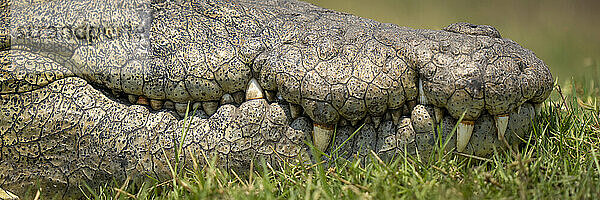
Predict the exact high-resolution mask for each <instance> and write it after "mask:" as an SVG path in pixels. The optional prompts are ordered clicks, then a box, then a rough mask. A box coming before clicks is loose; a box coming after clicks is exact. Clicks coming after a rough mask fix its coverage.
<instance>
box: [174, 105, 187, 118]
mask: <svg viewBox="0 0 600 200" xmlns="http://www.w3.org/2000/svg"><path fill="white" fill-rule="evenodd" d="M187 107H188V104H187V103H175V111H177V114H179V116H180V117H185V113H186V112H187Z"/></svg>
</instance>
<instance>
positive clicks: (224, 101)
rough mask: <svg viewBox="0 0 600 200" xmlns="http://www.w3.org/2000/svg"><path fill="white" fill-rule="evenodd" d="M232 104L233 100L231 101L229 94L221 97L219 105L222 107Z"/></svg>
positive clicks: (231, 97)
mask: <svg viewBox="0 0 600 200" xmlns="http://www.w3.org/2000/svg"><path fill="white" fill-rule="evenodd" d="M233 102H235V100H233V96H231V95H230V94H224V95H223V96H222V97H221V104H222V105H225V104H232V103H233Z"/></svg>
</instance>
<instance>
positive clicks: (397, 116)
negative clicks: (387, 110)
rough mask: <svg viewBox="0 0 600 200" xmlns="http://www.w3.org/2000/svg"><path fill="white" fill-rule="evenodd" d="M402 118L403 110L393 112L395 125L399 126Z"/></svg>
mask: <svg viewBox="0 0 600 200" xmlns="http://www.w3.org/2000/svg"><path fill="white" fill-rule="evenodd" d="M401 118H402V111H401V110H399V109H398V110H392V120H394V124H395V125H396V126H397V125H399V124H400V119H401Z"/></svg>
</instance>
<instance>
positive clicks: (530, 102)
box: [0, 0, 552, 196]
mask: <svg viewBox="0 0 600 200" xmlns="http://www.w3.org/2000/svg"><path fill="white" fill-rule="evenodd" d="M184 2H185V3H175V2H171V1H152V2H150V1H130V0H120V1H114V0H104V1H89V0H78V1H60V0H59V1H49V2H46V1H41V2H40V3H35V4H30V3H29V2H28V1H24V0H19V1H11V2H7V1H0V11H2V12H1V15H0V19H1V20H2V21H0V22H1V23H0V25H1V29H0V42H1V43H0V50H1V51H0V53H1V54H0V64H1V66H2V68H1V69H0V88H1V90H0V109H1V110H0V136H1V138H2V140H1V143H0V149H1V151H0V180H1V181H0V187H1V188H4V189H7V190H9V191H12V192H14V193H17V194H22V193H23V192H24V189H25V188H26V187H27V186H32V185H33V184H35V183H36V182H37V181H39V182H41V184H40V185H41V186H42V187H44V189H43V191H56V189H59V190H60V191H64V194H66V195H69V196H70V195H74V196H78V195H80V194H77V186H78V185H79V184H81V183H83V182H86V183H87V184H89V185H98V184H100V183H103V182H106V181H109V180H111V179H113V178H114V179H118V180H124V179H125V177H127V176H132V177H141V176H142V175H150V176H153V177H157V178H168V167H167V166H166V162H167V161H171V162H172V161H173V160H174V156H175V154H174V153H173V152H174V148H175V147H176V146H178V145H179V141H183V150H184V152H185V153H186V154H185V156H183V157H182V158H183V160H184V161H185V162H188V163H189V162H190V155H194V156H200V155H207V156H209V157H214V156H216V157H218V159H217V160H218V164H219V165H221V166H223V167H227V168H234V169H239V170H244V169H247V168H248V167H249V163H250V162H251V160H256V159H258V158H259V157H263V158H266V160H267V161H268V162H271V163H272V164H273V165H275V166H277V163H278V162H277V161H280V160H287V161H304V160H307V159H310V157H311V155H310V153H309V152H310V151H309V150H308V147H307V146H306V145H305V143H304V141H305V140H311V139H312V137H311V135H312V134H313V133H312V132H313V123H314V124H318V125H320V126H321V125H322V126H324V127H332V126H333V125H337V128H338V129H337V134H336V138H333V139H334V141H335V142H333V143H332V144H330V145H329V146H330V147H331V146H334V147H337V146H339V145H340V144H341V142H343V141H344V140H345V139H346V138H348V137H349V136H350V135H351V133H352V132H354V130H356V128H358V125H356V124H357V123H358V122H361V124H362V123H365V126H364V127H363V128H362V129H361V130H360V132H359V133H358V134H357V135H356V136H355V137H354V138H352V139H351V140H350V142H348V143H347V145H345V146H343V147H342V148H341V151H342V152H346V153H347V154H346V155H347V156H348V155H350V154H357V153H358V154H361V155H365V153H366V151H367V150H368V149H372V150H374V151H375V152H377V153H378V154H380V155H381V156H382V157H384V158H391V157H392V156H394V155H397V154H400V153H402V152H403V151H404V150H408V151H409V153H415V152H417V151H419V153H420V154H422V153H426V152H428V151H430V150H431V149H433V148H434V145H435V142H436V140H437V139H439V138H437V137H438V135H437V133H435V134H434V131H433V130H432V127H433V126H434V125H436V124H437V123H438V122H439V123H441V125H442V128H441V129H440V130H439V131H440V132H441V133H442V139H446V138H447V139H449V140H450V142H449V143H448V144H449V145H448V146H447V147H446V148H447V150H452V149H454V148H455V147H456V143H457V142H456V137H455V135H450V133H451V130H452V127H454V125H455V124H456V123H457V119H458V118H460V117H461V116H462V115H463V113H464V120H468V121H474V130H473V134H472V135H471V139H470V141H469V142H468V144H467V146H466V148H465V149H464V150H463V152H464V153H469V154H474V155H479V156H486V155H489V154H490V153H491V152H493V149H494V148H505V145H504V144H503V143H502V142H501V141H500V140H499V139H498V136H497V135H498V133H497V129H496V125H495V124H496V122H495V121H494V116H499V115H506V114H508V115H510V120H509V123H508V129H507V131H506V141H507V142H508V144H510V145H515V144H518V143H520V140H519V137H524V134H525V133H526V132H527V129H528V127H530V122H531V119H532V118H533V117H534V116H535V112H534V105H536V104H539V103H541V102H543V101H544V100H545V99H546V98H547V97H548V95H549V93H550V91H551V88H552V77H551V75H550V72H549V70H548V68H547V67H546V65H545V64H544V63H543V62H542V61H541V60H539V59H538V58H536V57H535V55H534V54H533V53H532V52H531V51H529V50H527V49H524V48H522V47H521V46H519V45H518V44H516V43H515V42H513V41H511V40H508V39H503V38H501V36H500V34H499V32H498V31H497V30H496V29H494V28H493V27H490V26H478V25H471V24H466V23H458V24H453V25H451V26H448V27H446V28H445V29H444V30H442V31H435V30H418V29H410V28H406V27H399V26H396V25H393V24H382V23H378V22H375V21H372V20H369V19H363V18H359V17H356V16H353V15H350V14H344V13H339V12H335V11H331V10H327V9H323V8H319V7H316V6H313V5H310V4H307V3H303V2H296V1H282V2H275V1H256V2H254V1H246V0H241V1H235V2H221V1H216V2H204V1H191V2H188V1H184ZM252 78H255V79H257V80H258V82H259V85H260V87H261V88H262V89H264V90H265V96H266V99H260V98H259V99H253V100H250V99H246V98H244V96H245V92H246V89H247V88H248V83H249V82H250V80H251V79H252ZM419 82H422V88H419ZM420 90H422V93H420ZM226 96H227V98H226ZM128 98H129V99H130V101H131V103H129V102H128V101H127V100H126V99H128ZM228 98H231V100H226V99H228ZM423 99H424V100H423ZM188 102H190V105H194V104H195V103H196V104H195V106H193V107H198V108H200V111H199V114H198V115H195V116H191V117H190V118H189V121H191V123H190V125H189V130H188V129H187V128H186V120H184V119H182V117H181V111H182V109H186V107H187V103H188ZM417 103H418V104H419V105H417V106H415V104H417ZM132 104H143V105H146V106H143V105H132ZM148 105H150V106H151V107H153V108H154V109H150V108H149V106H148ZM298 108H301V109H300V112H297V111H298ZM302 110H304V111H305V114H302V112H301V111H302ZM436 110H437V111H436ZM174 111H178V112H177V113H180V114H177V113H176V112H174ZM440 111H441V112H440ZM440 117H441V118H442V119H437V118H440ZM351 124H354V125H351ZM437 129H439V128H437ZM186 130H187V131H186ZM184 132H185V133H187V134H186V137H185V138H183V140H182V138H181V136H182V135H183V133H184ZM327 142H328V141H327ZM365 147H366V148H365ZM330 150H331V148H329V149H327V148H326V152H329V151H330ZM164 154H166V155H164ZM55 187H56V188H55Z"/></svg>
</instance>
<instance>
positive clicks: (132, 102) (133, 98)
mask: <svg viewBox="0 0 600 200" xmlns="http://www.w3.org/2000/svg"><path fill="white" fill-rule="evenodd" d="M137 99H138V98H137V96H135V95H132V94H130V95H127V100H129V103H131V104H135V102H137Z"/></svg>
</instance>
